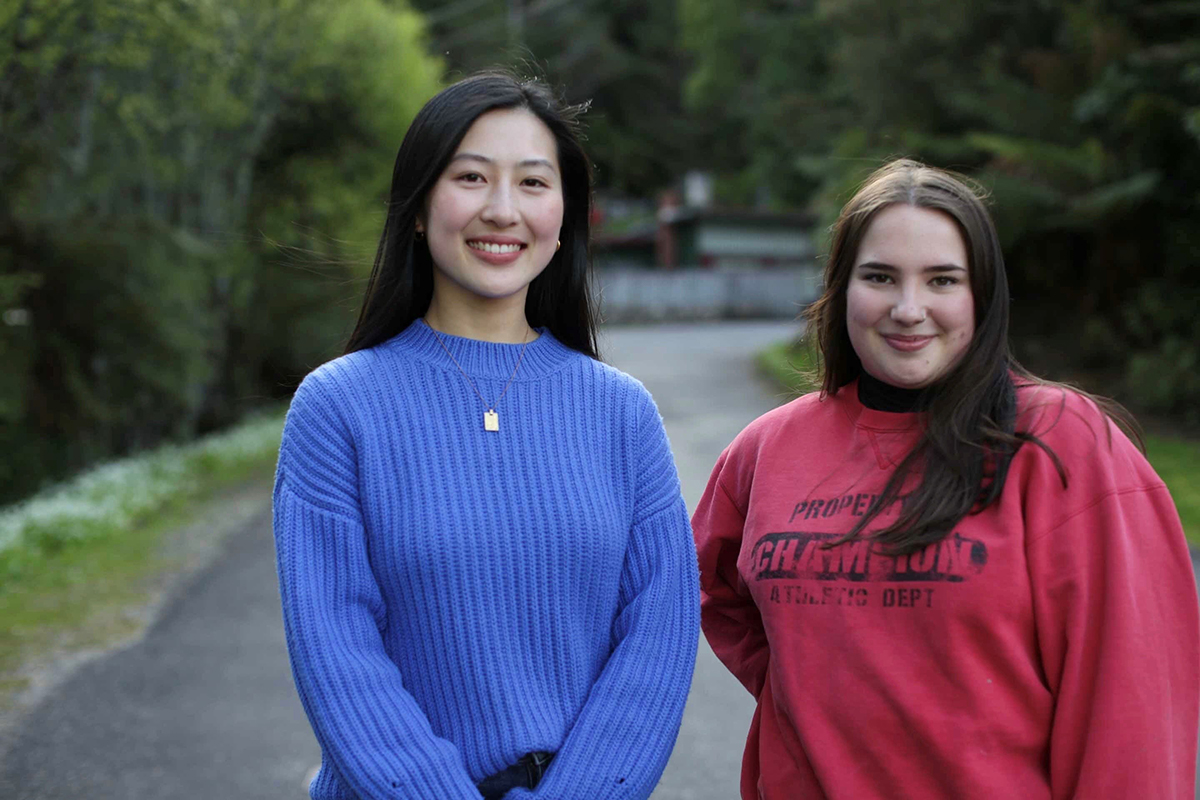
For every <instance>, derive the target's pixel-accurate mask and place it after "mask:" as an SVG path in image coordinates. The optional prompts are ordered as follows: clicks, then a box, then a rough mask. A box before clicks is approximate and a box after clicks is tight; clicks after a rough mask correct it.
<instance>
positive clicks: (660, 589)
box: [505, 396, 699, 800]
mask: <svg viewBox="0 0 1200 800" xmlns="http://www.w3.org/2000/svg"><path fill="white" fill-rule="evenodd" d="M646 404H647V405H646V406H645V407H644V408H643V412H644V413H643V414H642V416H641V423H640V424H639V428H638V432H637V434H638V435H637V437H636V438H635V467H634V469H635V474H634V481H635V496H634V514H633V522H632V527H631V529H630V534H629V541H628V545H627V548H626V553H625V562H624V566H623V568H622V572H621V578H620V589H619V597H618V608H617V613H616V616H615V617H614V619H613V623H612V643H613V644H612V651H611V654H610V655H609V658H608V662H607V663H606V664H605V666H604V669H603V670H602V671H601V673H600V676H599V678H598V679H597V680H596V683H595V684H594V685H593V687H592V690H591V693H590V694H589V695H588V698H587V700H586V702H585V703H584V706H583V708H582V710H581V711H580V713H579V716H578V717H577V718H576V720H575V723H574V725H573V726H572V727H571V730H570V731H569V733H568V734H567V737H566V739H565V741H564V742H563V744H562V747H561V748H560V749H559V751H558V753H557V754H556V755H555V757H554V761H553V762H551V764H550V766H549V767H548V768H547V770H546V774H545V777H544V778H543V779H542V781H541V782H540V783H539V784H538V786H537V789H536V790H534V791H533V792H530V791H529V790H525V789H516V790H513V791H511V792H509V793H508V794H507V795H505V800H518V799H519V798H545V800H606V799H607V798H612V799H613V800H617V799H619V800H644V798H647V797H649V796H650V793H651V792H652V791H653V790H654V787H655V785H656V784H657V783H658V780H659V778H660V777H661V775H662V771H663V769H664V768H665V767H666V764H667V759H668V757H669V756H670V755H671V750H672V749H673V747H674V745H675V739H676V737H677V736H678V734H679V726H680V723H681V721H682V718H683V707H684V704H685V702H686V701H687V695H688V690H689V688H690V687H691V682H692V670H693V669H694V667H695V661H696V644H697V640H698V638H699V603H698V587H697V575H696V554H695V550H694V549H693V547H692V541H691V535H690V528H689V527H688V519H687V506H686V505H685V504H684V501H683V497H682V496H681V494H680V487H679V478H678V476H677V474H676V471H675V462H674V460H673V458H672V456H671V450H670V448H669V446H668V443H667V437H666V433H665V432H664V431H663V427H662V420H661V419H660V417H659V416H658V410H657V408H655V406H654V404H653V401H651V400H650V399H649V397H648V396H647V398H646Z"/></svg>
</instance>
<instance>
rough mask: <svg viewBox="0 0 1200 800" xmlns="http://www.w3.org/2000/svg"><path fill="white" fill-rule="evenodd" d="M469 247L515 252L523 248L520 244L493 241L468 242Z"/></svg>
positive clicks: (487, 250)
mask: <svg viewBox="0 0 1200 800" xmlns="http://www.w3.org/2000/svg"><path fill="white" fill-rule="evenodd" d="M467 247H470V248H471V249H473V250H482V251H483V252H485V253H515V252H517V251H518V250H520V249H521V245H519V244H492V243H491V242H467Z"/></svg>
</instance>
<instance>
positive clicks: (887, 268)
mask: <svg viewBox="0 0 1200 800" xmlns="http://www.w3.org/2000/svg"><path fill="white" fill-rule="evenodd" d="M855 269H874V270H879V271H880V272H897V269H896V268H895V267H893V266H892V265H891V264H884V263H883V262H882V261H864V262H863V263H862V264H859V265H857V266H855ZM921 271H922V272H966V271H967V268H966V267H963V266H959V265H958V264H932V265H930V266H928V267H925V268H924V269H922V270H921Z"/></svg>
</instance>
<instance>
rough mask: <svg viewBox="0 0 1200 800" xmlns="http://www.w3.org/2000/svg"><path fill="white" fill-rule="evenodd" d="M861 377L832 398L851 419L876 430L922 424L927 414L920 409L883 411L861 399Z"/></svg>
mask: <svg viewBox="0 0 1200 800" xmlns="http://www.w3.org/2000/svg"><path fill="white" fill-rule="evenodd" d="M859 381H860V379H859V378H855V379H854V380H852V381H851V382H850V383H847V384H846V385H845V386H843V387H841V388H840V389H838V391H837V394H835V395H833V397H832V398H831V399H832V400H834V401H835V402H837V403H838V404H839V405H840V406H841V407H842V410H843V411H844V412H845V414H846V416H847V417H848V418H849V419H850V421H851V422H852V423H853V424H854V425H856V426H858V427H860V428H870V429H871V430H876V431H903V430H909V429H912V428H914V427H917V426H919V425H921V424H922V423H923V422H924V419H925V414H924V412H920V411H883V410H881V409H877V408H870V407H868V406H866V405H864V404H863V402H862V400H860V399H859Z"/></svg>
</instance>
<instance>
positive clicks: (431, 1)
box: [413, 0, 724, 196]
mask: <svg viewBox="0 0 1200 800" xmlns="http://www.w3.org/2000/svg"><path fill="white" fill-rule="evenodd" d="M413 4H414V5H415V6H416V7H417V8H419V9H421V10H423V11H425V12H427V14H428V19H429V21H430V38H431V40H432V42H433V46H434V50H435V51H436V52H438V53H440V54H444V56H445V58H446V60H447V61H448V62H449V64H450V66H451V69H452V73H451V74H452V75H458V74H465V73H469V72H473V71H475V70H478V69H482V68H487V67H496V66H507V67H511V68H513V69H515V70H516V71H517V72H518V73H519V74H526V75H528V74H533V75H536V76H539V77H543V78H545V79H546V80H548V81H549V82H550V83H551V84H552V85H554V86H556V87H560V88H561V89H562V91H563V94H564V96H565V97H566V99H567V101H568V102H570V103H590V110H589V112H588V113H587V114H586V115H585V117H584V121H585V125H586V129H587V149H588V154H589V155H590V156H591V157H592V159H593V161H594V162H595V164H596V182H597V186H598V187H599V188H600V189H601V190H620V191H624V192H628V193H632V194H636V195H641V196H652V195H653V194H654V193H656V192H658V191H660V190H661V189H663V188H664V187H666V186H668V185H670V184H672V183H673V182H674V181H675V180H677V179H678V177H679V175H680V174H681V173H682V172H683V171H684V170H685V169H687V168H688V167H691V166H695V165H696V162H697V161H700V160H707V159H709V158H711V157H712V156H713V155H714V154H715V155H717V156H719V155H720V154H721V152H722V151H723V149H724V143H723V142H717V141H714V140H713V138H712V132H711V128H710V126H709V125H708V124H707V122H708V121H707V120H706V119H704V118H698V117H688V116H686V115H685V114H684V113H683V111H682V108H681V97H680V87H681V85H682V83H683V80H684V76H685V74H686V70H687V63H686V60H685V59H684V58H683V57H682V54H681V52H680V47H679V43H678V35H679V33H678V23H677V20H676V13H675V7H674V3H672V2H656V1H655V0H570V2H568V1H567V0H540V1H538V2H534V1H533V0H521V2H516V1H515V0H455V2H446V0H413Z"/></svg>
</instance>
